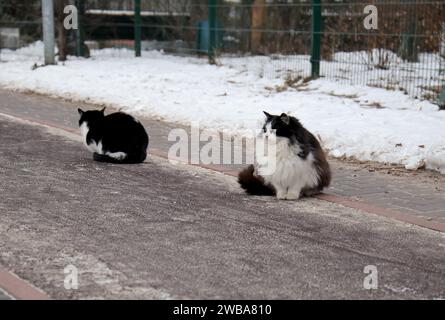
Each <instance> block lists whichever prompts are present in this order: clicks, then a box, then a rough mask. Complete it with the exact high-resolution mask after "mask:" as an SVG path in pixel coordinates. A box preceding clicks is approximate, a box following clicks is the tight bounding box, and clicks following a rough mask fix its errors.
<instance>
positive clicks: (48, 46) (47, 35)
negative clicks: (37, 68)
mask: <svg viewBox="0 0 445 320" xmlns="http://www.w3.org/2000/svg"><path fill="white" fill-rule="evenodd" d="M42 23H43V43H44V46H45V49H44V50H45V52H44V54H45V65H49V64H55V63H56V60H55V53H54V46H55V39H54V3H53V0H42Z"/></svg>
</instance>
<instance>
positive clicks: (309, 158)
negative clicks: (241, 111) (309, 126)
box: [238, 112, 331, 200]
mask: <svg viewBox="0 0 445 320" xmlns="http://www.w3.org/2000/svg"><path fill="white" fill-rule="evenodd" d="M264 114H265V115H266V122H265V124H264V127H263V132H262V134H261V135H262V138H263V139H269V137H273V138H274V139H270V141H271V143H274V147H275V151H276V152H275V154H270V155H266V156H265V155H264V154H258V153H260V152H256V153H257V154H256V163H255V165H250V166H249V167H247V168H246V169H244V170H243V171H241V172H240V173H239V175H238V182H239V184H240V185H241V187H242V188H243V189H245V190H246V192H247V193H249V194H253V195H276V197H277V198H278V199H287V200H294V199H298V198H300V197H301V196H311V195H314V194H317V193H320V192H321V191H322V190H323V188H325V187H328V186H329V183H330V182H331V171H330V168H329V164H328V162H327V160H326V157H325V155H324V153H323V150H322V149H321V146H320V143H319V142H318V141H317V139H316V138H315V137H314V135H313V134H312V133H310V132H309V131H308V130H306V129H305V128H304V127H303V126H302V125H301V123H300V122H299V121H298V120H297V119H296V118H294V117H291V116H288V115H287V114H285V113H283V114H281V115H280V116H277V115H270V114H269V113H267V112H264ZM261 153H262V152H261ZM272 157H275V158H274V159H272ZM272 163H273V164H274V165H275V167H274V168H275V170H273V172H268V170H266V169H267V166H268V165H270V164H272Z"/></svg>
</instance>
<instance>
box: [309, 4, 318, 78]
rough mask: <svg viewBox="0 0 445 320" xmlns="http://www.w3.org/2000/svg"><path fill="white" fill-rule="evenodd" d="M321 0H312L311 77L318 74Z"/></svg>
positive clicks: (315, 76)
mask: <svg viewBox="0 0 445 320" xmlns="http://www.w3.org/2000/svg"><path fill="white" fill-rule="evenodd" d="M320 47H321V0H312V37H311V60H310V61H311V77H312V78H317V77H319V76H320V51H321V49H320Z"/></svg>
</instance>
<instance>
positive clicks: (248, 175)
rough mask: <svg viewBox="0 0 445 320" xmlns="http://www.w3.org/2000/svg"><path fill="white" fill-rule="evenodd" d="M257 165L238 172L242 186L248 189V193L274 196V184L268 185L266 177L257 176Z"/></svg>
mask: <svg viewBox="0 0 445 320" xmlns="http://www.w3.org/2000/svg"><path fill="white" fill-rule="evenodd" d="M254 173H255V167H254V166H253V165H250V166H248V167H247V168H245V169H243V170H242V171H240V173H239V174H238V183H239V184H240V185H241V188H243V189H244V190H246V192H247V193H248V194H252V195H259V196H273V195H274V194H275V190H274V188H273V187H272V186H270V185H266V184H265V183H264V179H263V178H261V177H259V176H256V175H255V174H254Z"/></svg>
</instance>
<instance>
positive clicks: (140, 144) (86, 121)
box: [78, 108, 148, 163]
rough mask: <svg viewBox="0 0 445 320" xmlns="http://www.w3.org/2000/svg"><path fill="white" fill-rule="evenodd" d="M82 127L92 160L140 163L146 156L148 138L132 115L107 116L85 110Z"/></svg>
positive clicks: (81, 120)
mask: <svg viewBox="0 0 445 320" xmlns="http://www.w3.org/2000/svg"><path fill="white" fill-rule="evenodd" d="M78 112H79V114H80V120H79V127H80V132H81V134H82V139H83V142H84V143H85V145H86V146H87V148H88V149H89V150H90V151H91V152H93V158H94V160H96V161H100V162H112V163H140V162H143V161H144V160H145V158H146V157H147V147H148V135H147V132H146V131H145V129H144V127H143V126H142V124H141V123H140V122H139V121H138V120H136V119H135V118H133V117H132V116H130V115H128V114H125V113H122V112H116V113H112V114H109V115H107V116H105V113H104V112H105V108H103V109H102V110H100V111H97V110H92V111H83V110H82V109H78Z"/></svg>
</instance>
